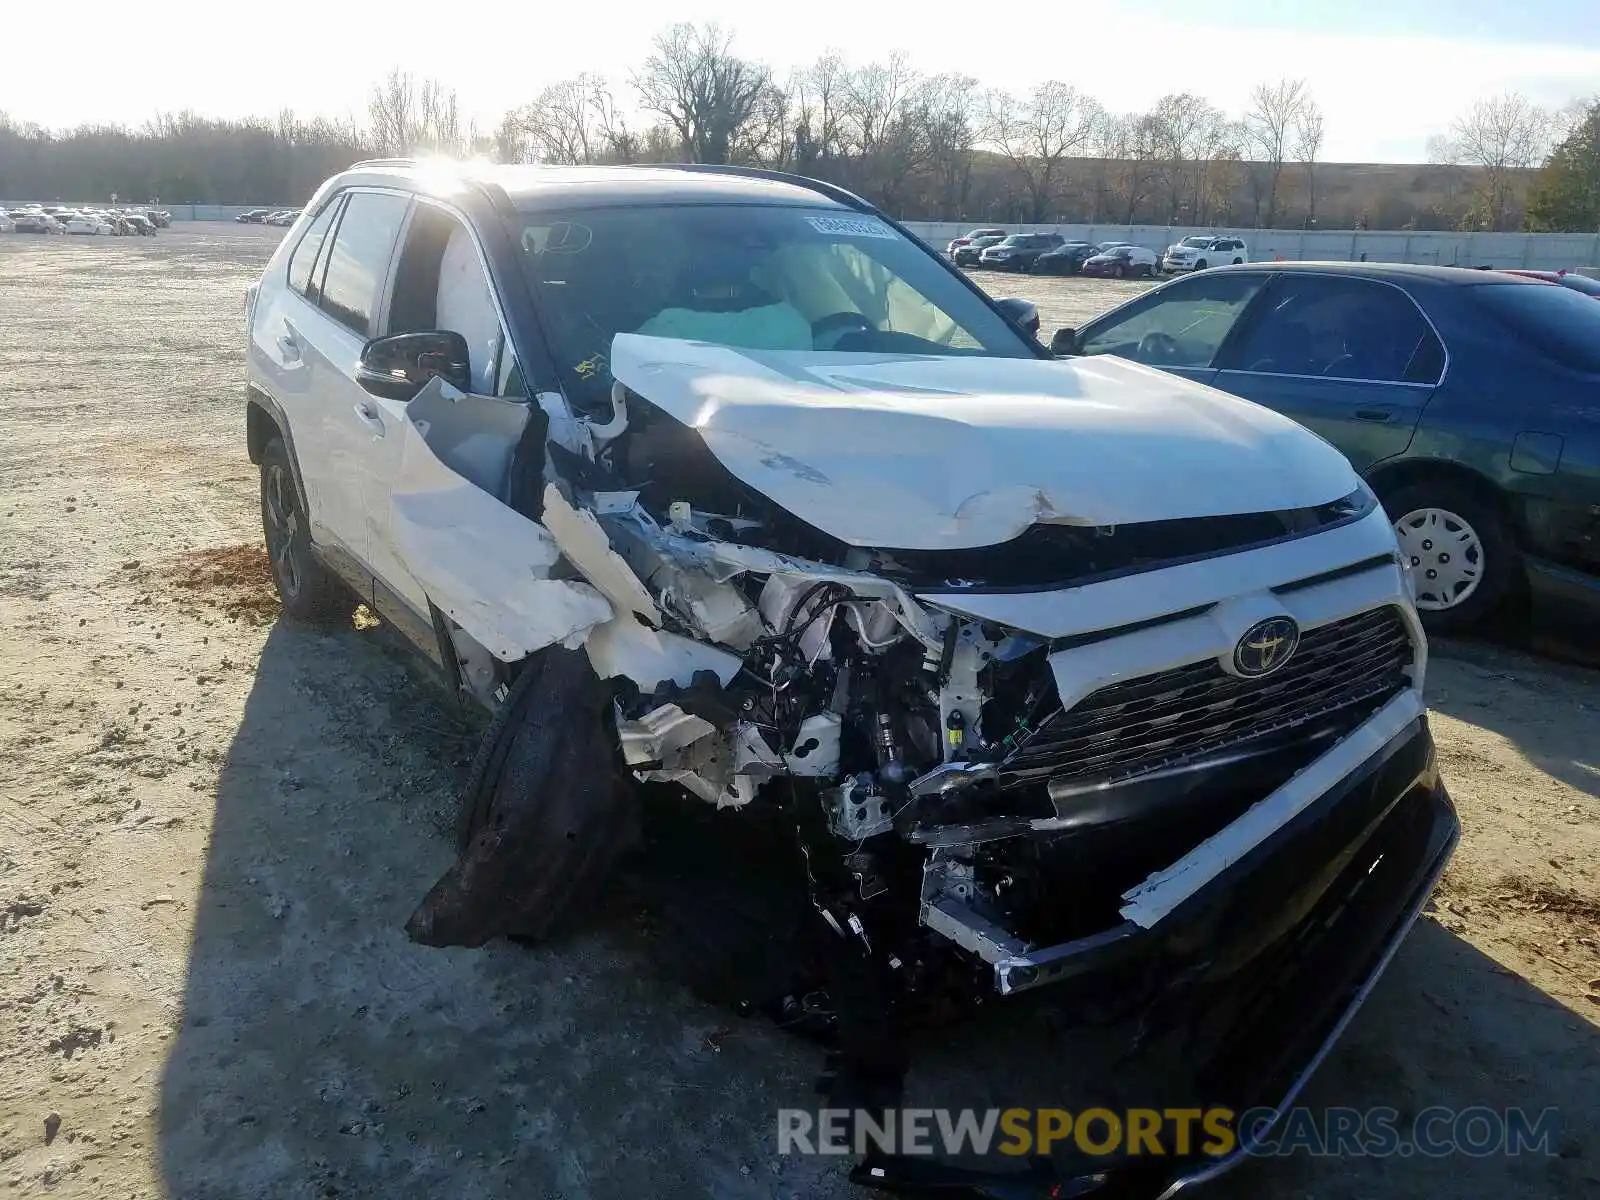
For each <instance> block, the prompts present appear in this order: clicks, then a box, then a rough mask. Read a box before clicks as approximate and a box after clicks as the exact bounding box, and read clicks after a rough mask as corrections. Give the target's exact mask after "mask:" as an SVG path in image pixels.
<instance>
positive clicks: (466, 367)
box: [356, 329, 472, 400]
mask: <svg viewBox="0 0 1600 1200" xmlns="http://www.w3.org/2000/svg"><path fill="white" fill-rule="evenodd" d="M436 375H437V376H439V377H441V378H442V379H443V380H444V381H445V382H446V383H448V384H450V386H452V387H454V388H458V389H459V390H461V391H463V392H470V391H471V390H472V366H471V355H470V354H469V352H468V350H467V339H466V338H464V337H462V336H461V335H460V334H459V333H455V332H452V331H451V330H448V329H430V330H428V331H427V332H425V333H392V334H390V335H389V336H388V337H380V338H373V339H372V340H371V341H370V342H368V343H367V344H366V345H365V346H363V347H362V348H361V362H360V365H358V366H357V367H356V382H357V383H359V384H360V385H361V386H362V387H363V388H365V389H366V390H367V391H369V392H371V393H372V394H373V395H374V396H383V397H385V398H386V399H389V400H410V399H411V398H412V397H413V396H415V395H416V394H417V393H418V392H419V391H421V390H422V388H423V387H424V386H425V385H426V384H427V382H428V380H430V379H432V378H433V377H434V376H436Z"/></svg>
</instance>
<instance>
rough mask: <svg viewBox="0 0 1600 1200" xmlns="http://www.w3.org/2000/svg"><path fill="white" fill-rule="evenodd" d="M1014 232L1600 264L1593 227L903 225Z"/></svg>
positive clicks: (1481, 262) (1283, 250)
mask: <svg viewBox="0 0 1600 1200" xmlns="http://www.w3.org/2000/svg"><path fill="white" fill-rule="evenodd" d="M986 224H988V225H993V226H994V227H995V228H1003V229H1008V230H1012V231H1014V232H1017V233H1035V232H1039V233H1059V234H1061V236H1062V237H1064V238H1066V239H1067V240H1068V241H1081V242H1110V241H1119V242H1132V243H1133V244H1134V245H1136V246H1147V247H1149V248H1150V249H1151V250H1154V251H1156V252H1157V253H1160V252H1161V251H1162V250H1164V249H1166V248H1167V247H1168V246H1170V245H1172V243H1173V242H1176V241H1178V240H1179V239H1180V238H1184V237H1188V236H1189V235H1190V234H1196V233H1229V234H1235V233H1236V234H1237V235H1238V236H1239V237H1242V238H1243V239H1244V242H1245V245H1247V246H1249V247H1250V257H1251V259H1252V260H1254V261H1257V262H1260V261H1269V262H1270V261H1271V260H1273V259H1276V258H1283V259H1288V260H1291V261H1293V260H1298V259H1311V260H1322V261H1327V260H1330V259H1331V260H1334V261H1338V262H1350V261H1356V260H1359V259H1360V258H1361V256H1362V254H1365V255H1366V256H1367V258H1368V259H1369V260H1371V261H1373V262H1409V263H1433V264H1436V265H1439V266H1445V267H1449V266H1458V267H1484V266H1492V267H1528V268H1533V269H1536V270H1544V271H1559V270H1563V269H1565V270H1572V269H1574V268H1578V267H1594V266H1600V234H1595V233H1406V232H1404V231H1390V230H1349V229H1343V230H1333V229H1312V230H1299V229H1238V230H1234V229H1195V228H1189V227H1186V226H1181V225H1169V226H1157V225H1014V224H1008V223H1007V222H1004V221H991V222H985V221H960V222H952V221H907V222H905V225H906V228H908V229H910V230H911V232H913V233H914V234H916V235H917V236H918V237H919V238H921V239H922V240H923V241H925V242H927V243H928V244H929V245H930V246H933V247H934V248H935V249H938V250H943V249H944V248H945V246H946V245H948V244H949V242H950V239H951V238H955V237H960V236H961V235H962V234H964V233H966V232H967V230H969V229H976V228H980V227H982V226H984V225H986Z"/></svg>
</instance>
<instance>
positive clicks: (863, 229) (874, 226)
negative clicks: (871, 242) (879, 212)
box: [806, 217, 895, 242]
mask: <svg viewBox="0 0 1600 1200" xmlns="http://www.w3.org/2000/svg"><path fill="white" fill-rule="evenodd" d="M806 220H808V221H810V222H811V228H813V229H815V230H816V231H817V232H818V233H831V234H833V235H835V236H836V237H870V238H884V239H886V240H888V241H891V242H892V241H893V240H894V236H895V235H894V230H892V229H890V228H889V227H888V226H887V225H885V224H884V223H883V222H882V221H876V220H874V219H873V218H871V217H807V218H806Z"/></svg>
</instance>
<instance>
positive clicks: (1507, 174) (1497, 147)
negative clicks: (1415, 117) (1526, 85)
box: [1430, 92, 1556, 229]
mask: <svg viewBox="0 0 1600 1200" xmlns="http://www.w3.org/2000/svg"><path fill="white" fill-rule="evenodd" d="M1555 129H1556V118H1555V117H1554V116H1553V114H1551V113H1550V111H1549V110H1548V109H1544V108H1541V107H1539V105H1537V104H1534V103H1533V102H1532V101H1531V100H1529V99H1528V98H1527V97H1526V96H1523V95H1521V94H1519V93H1517V92H1506V93H1505V94H1503V95H1499V96H1490V97H1486V98H1484V99H1482V100H1479V101H1478V102H1477V103H1476V104H1474V105H1473V106H1472V107H1471V108H1470V109H1468V110H1467V111H1466V112H1465V113H1463V114H1462V115H1461V116H1459V117H1457V118H1456V119H1455V121H1454V122H1452V123H1451V126H1450V134H1449V137H1448V139H1444V140H1442V141H1440V142H1438V143H1431V141H1430V149H1431V150H1432V151H1434V152H1436V153H1438V154H1439V156H1440V157H1442V158H1448V159H1449V160H1450V161H1452V162H1456V163H1467V164H1470V165H1472V166H1475V167H1478V168H1480V169H1481V177H1482V183H1481V185H1480V187H1479V189H1478V197H1477V200H1476V202H1475V204H1474V206H1473V211H1472V212H1471V213H1470V214H1469V217H1468V219H1469V221H1470V223H1472V224H1475V225H1482V226H1484V227H1486V228H1489V229H1505V228H1507V227H1508V223H1509V222H1510V219H1511V213H1510V207H1511V205H1510V201H1511V191H1512V181H1513V179H1514V178H1515V176H1516V175H1517V173H1518V172H1520V171H1526V170H1528V169H1529V168H1531V167H1534V166H1536V165H1537V164H1538V163H1539V162H1540V161H1542V160H1543V158H1544V156H1545V153H1546V151H1548V149H1549V148H1550V138H1551V135H1552V133H1553V132H1554V130H1555Z"/></svg>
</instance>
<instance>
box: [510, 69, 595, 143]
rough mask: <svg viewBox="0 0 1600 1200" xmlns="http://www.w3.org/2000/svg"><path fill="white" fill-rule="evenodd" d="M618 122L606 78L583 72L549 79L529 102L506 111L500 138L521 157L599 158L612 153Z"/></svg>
mask: <svg viewBox="0 0 1600 1200" xmlns="http://www.w3.org/2000/svg"><path fill="white" fill-rule="evenodd" d="M619 122H620V117H619V115H618V114H617V109H616V104H615V101H614V100H613V99H612V97H611V92H610V89H609V88H607V86H606V82H605V80H604V79H602V78H601V77H600V76H598V75H589V74H584V75H578V76H575V77H573V78H572V79H563V80H560V81H559V82H556V83H552V84H551V85H550V86H549V87H547V88H545V89H544V90H543V91H542V92H540V93H539V94H538V95H537V96H536V97H534V99H533V102H532V103H531V104H526V105H524V106H523V107H521V108H517V109H513V110H512V111H511V112H509V113H507V114H506V116H505V120H504V121H503V122H502V125H501V139H502V140H505V139H506V138H508V137H509V138H510V139H512V141H513V142H514V143H515V145H516V147H517V148H518V149H519V150H520V151H521V153H522V155H523V156H524V157H523V158H522V159H521V161H526V162H547V163H556V164H567V165H570V164H573V163H590V162H598V161H600V160H601V159H603V158H609V157H611V156H612V154H613V152H614V150H615V142H616V140H617V132H616V130H617V128H618V127H619ZM623 128H625V126H623Z"/></svg>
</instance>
